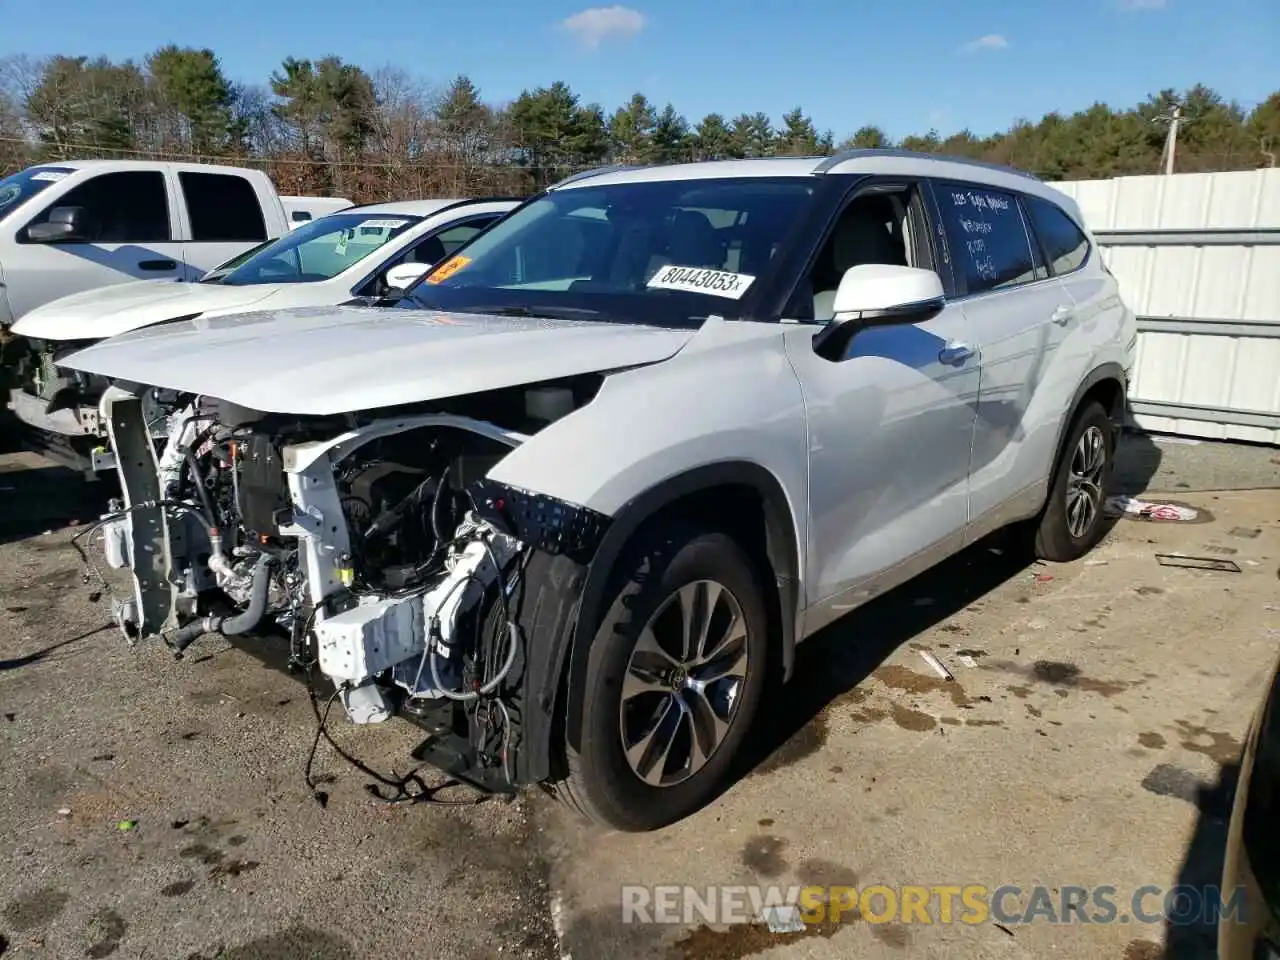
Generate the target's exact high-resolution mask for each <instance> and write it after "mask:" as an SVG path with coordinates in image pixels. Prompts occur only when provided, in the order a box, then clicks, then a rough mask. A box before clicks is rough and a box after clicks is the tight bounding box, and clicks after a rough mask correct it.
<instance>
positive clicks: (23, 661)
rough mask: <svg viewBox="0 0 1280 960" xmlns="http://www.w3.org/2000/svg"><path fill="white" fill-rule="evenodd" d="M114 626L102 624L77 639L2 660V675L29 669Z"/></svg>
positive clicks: (0, 671)
mask: <svg viewBox="0 0 1280 960" xmlns="http://www.w3.org/2000/svg"><path fill="white" fill-rule="evenodd" d="M113 626H115V624H114V623H104V624H100V625H99V626H96V627H94V628H93V629H92V630H86V631H85V632H84V633H82V634H79V635H78V636H75V637H70V638H68V639H66V640H59V641H58V642H57V643H52V644H50V645H49V646H47V647H43V648H42V649H40V650H37V651H35V652H34V653H27V654H23V655H22V656H20V657H14V658H13V659H11V660H0V673H4V672H5V671H7V670H18V669H20V668H22V667H29V666H31V664H33V663H39V662H40V661H41V660H45V659H47V658H48V657H50V656H51V655H52V654H53V653H54V652H55V651H57V650H60V649H62V648H63V647H67V646H70V645H71V644H73V643H79V642H80V641H81V640H87V639H88V638H89V637H92V636H94V635H96V634H99V633H101V632H102V631H103V630H110V629H111V628H112V627H113Z"/></svg>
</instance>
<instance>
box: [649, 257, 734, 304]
mask: <svg viewBox="0 0 1280 960" xmlns="http://www.w3.org/2000/svg"><path fill="white" fill-rule="evenodd" d="M753 280H755V277H753V276H750V275H748V274H745V273H727V272H726V271H723V270H706V269H703V268H701V267H679V266H676V265H675V264H672V265H671V266H669V267H663V268H662V269H660V270H659V271H658V272H657V273H655V274H654V275H653V278H652V279H651V280H650V281H649V282H648V283H647V284H645V286H648V287H654V288H656V289H659V290H686V291H688V292H690V293H707V294H710V295H711V296H713V297H728V298H729V299H730V300H740V299H741V298H742V295H743V294H744V293H746V292H747V288H748V287H750V286H751V282H752V281H753Z"/></svg>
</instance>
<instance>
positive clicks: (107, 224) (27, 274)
mask: <svg viewBox="0 0 1280 960" xmlns="http://www.w3.org/2000/svg"><path fill="white" fill-rule="evenodd" d="M54 207H81V208H83V209H84V212H85V225H86V231H87V236H86V238H85V239H84V240H74V241H67V242H56V243H33V242H30V241H29V240H27V239H26V226H29V224H27V225H24V228H23V229H22V230H21V231H19V233H18V238H17V239H18V242H17V245H16V251H15V254H14V257H13V261H14V262H13V263H11V264H10V265H9V268H10V269H9V273H10V277H9V287H8V291H9V303H10V307H11V308H12V309H13V314H14V316H15V318H16V317H21V316H22V315H23V314H24V313H26V312H27V311H28V310H31V309H34V308H35V307H38V306H40V305H41V304H43V303H48V302H49V301H51V300H56V299H58V298H59V297H65V296H67V295H68V294H72V293H79V292H81V291H82V290H92V289H93V288H95V287H105V286H108V285H110V284H113V283H123V282H125V281H126V280H180V279H183V278H184V276H185V270H184V266H183V260H182V244H181V243H180V242H178V241H176V240H175V239H174V229H173V223H174V218H173V217H172V216H171V213H172V211H171V209H170V202H169V191H168V189H167V188H166V186H165V177H164V174H163V173H162V172H161V171H159V170H131V171H123V172H119V173H103V174H99V175H98V176H96V177H92V178H91V179H89V180H86V181H85V182H84V183H82V184H80V185H79V186H77V187H75V188H73V189H72V190H69V191H68V192H67V193H65V194H63V195H62V196H61V197H58V198H57V199H56V200H54V201H51V202H50V203H49V204H48V205H47V206H46V207H45V209H44V210H42V211H41V212H40V213H39V214H38V215H37V216H36V217H35V218H34V219H33V220H31V221H30V223H43V222H45V221H47V220H48V218H49V212H50V211H51V210H52V209H53V208H54Z"/></svg>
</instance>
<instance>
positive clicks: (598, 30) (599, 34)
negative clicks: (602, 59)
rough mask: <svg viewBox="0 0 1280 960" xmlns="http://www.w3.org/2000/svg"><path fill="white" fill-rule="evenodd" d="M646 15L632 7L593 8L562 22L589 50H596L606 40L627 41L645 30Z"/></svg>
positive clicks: (566, 18)
mask: <svg viewBox="0 0 1280 960" xmlns="http://www.w3.org/2000/svg"><path fill="white" fill-rule="evenodd" d="M644 25H645V18H644V14H642V13H640V12H639V11H638V10H632V9H631V8H630V7H622V6H612V7H591V8H590V9H588V10H582V11H580V12H578V13H575V14H574V15H573V16H571V17H565V18H564V19H563V20H561V21H560V26H562V27H563V28H564V29H566V30H568V31H569V32H570V33H572V34H573V35H574V36H575V37H577V38H578V42H579V43H581V44H582V45H583V46H584V47H586V48H587V49H588V50H594V49H595V48H596V47H598V46H600V44H601V43H603V42H604V41H605V40H625V39H626V38H627V37H634V36H635V35H636V34H637V33H639V32H640V31H641V30H643V29H644Z"/></svg>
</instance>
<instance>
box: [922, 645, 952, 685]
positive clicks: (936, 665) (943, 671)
mask: <svg viewBox="0 0 1280 960" xmlns="http://www.w3.org/2000/svg"><path fill="white" fill-rule="evenodd" d="M917 652H918V653H919V654H920V656H921V658H922V659H923V660H924V662H925V663H927V664H928V665H929V666H931V667H933V669H934V670H935V671H936V672H937V674H938V676H940V677H941V678H942V679H943V680H954V679H955V677H954V676H952V674H951V671H950V670H948V669H947V668H946V667H945V666H943V664H942V661H941V660H939V659H938V658H937V657H935V656H934V655H933V654H932V653H930V652H929V651H928V650H920V651H917Z"/></svg>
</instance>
